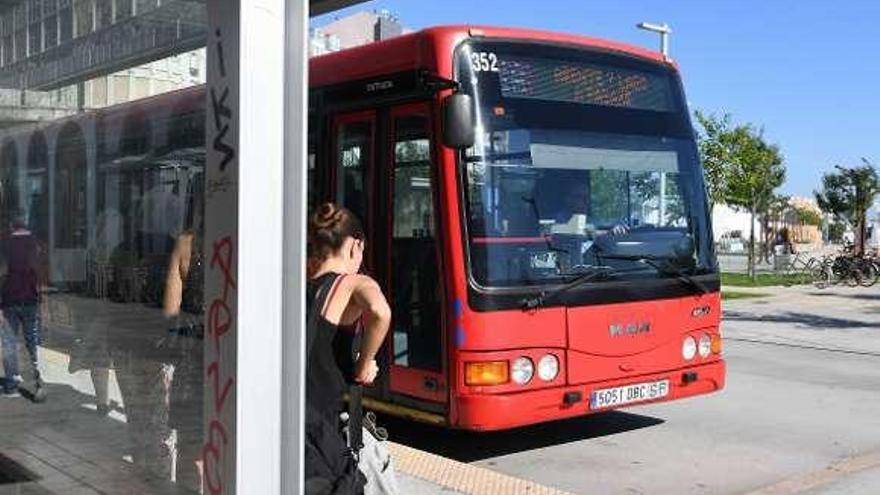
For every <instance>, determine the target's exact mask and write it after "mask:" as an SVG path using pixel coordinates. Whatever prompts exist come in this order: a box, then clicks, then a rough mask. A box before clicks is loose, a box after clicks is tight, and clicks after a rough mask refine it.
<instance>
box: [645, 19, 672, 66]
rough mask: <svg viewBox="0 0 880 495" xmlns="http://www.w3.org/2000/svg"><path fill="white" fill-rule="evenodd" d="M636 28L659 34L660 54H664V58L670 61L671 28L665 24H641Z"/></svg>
mask: <svg viewBox="0 0 880 495" xmlns="http://www.w3.org/2000/svg"><path fill="white" fill-rule="evenodd" d="M636 27H637V28H639V29H644V30H645V31H651V32H652V33H657V34H659V35H660V53H661V54H663V58H665V59H667V60H668V59H669V35H670V34H672V29H670V28H669V26H668V25H666V23H663V24H651V23H648V22H640V23H638V24H636Z"/></svg>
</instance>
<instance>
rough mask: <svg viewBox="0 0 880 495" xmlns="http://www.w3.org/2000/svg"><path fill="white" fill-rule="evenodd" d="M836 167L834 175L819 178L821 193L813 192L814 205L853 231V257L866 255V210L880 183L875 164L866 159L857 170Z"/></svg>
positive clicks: (832, 173)
mask: <svg viewBox="0 0 880 495" xmlns="http://www.w3.org/2000/svg"><path fill="white" fill-rule="evenodd" d="M836 168H837V170H838V171H837V172H829V173H826V174H825V175H824V176H823V177H822V190H821V191H816V192H815V195H816V202H818V203H819V208H821V209H822V211H824V212H826V213H829V214H831V215H834V217H835V218H837V219H839V220H842V221H845V222H846V223H848V224H849V225H850V227H852V228H854V229H855V231H856V254H857V255H862V254H864V252H865V237H866V233H867V224H868V220H867V217H868V209H870V208H871V205H873V204H874V199H876V198H877V195H878V194H880V180H878V176H877V170H876V169H875V168H874V165H872V164H871V162H869V161H868V160H867V159H865V158H862V165H861V166H859V167H853V168H844V167H841V166H840V165H838V166H837V167H836Z"/></svg>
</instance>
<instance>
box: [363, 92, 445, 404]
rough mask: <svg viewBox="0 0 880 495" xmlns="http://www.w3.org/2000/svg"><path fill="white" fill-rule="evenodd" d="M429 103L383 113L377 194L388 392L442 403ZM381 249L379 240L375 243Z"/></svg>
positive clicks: (439, 290) (441, 340)
mask: <svg viewBox="0 0 880 495" xmlns="http://www.w3.org/2000/svg"><path fill="white" fill-rule="evenodd" d="M429 108H430V107H429V105H428V103H415V104H408V105H401V106H397V107H393V108H391V109H390V111H388V112H383V117H384V118H383V126H382V128H383V132H382V135H383V137H384V140H385V145H384V146H383V148H384V154H385V156H384V157H383V160H382V162H383V164H387V165H386V166H383V167H380V169H381V174H382V176H381V177H380V179H379V182H380V183H382V184H386V185H387V187H386V188H385V189H386V190H385V191H383V194H382V197H384V198H386V200H387V201H388V202H389V204H388V207H387V208H383V210H385V211H386V212H387V213H386V214H385V215H383V216H384V217H385V218H384V219H383V220H379V219H377V224H378V223H379V222H382V223H384V228H383V229H382V230H384V232H383V233H382V234H380V235H382V236H384V237H385V240H386V242H388V246H389V247H390V249H387V250H385V256H384V259H382V260H378V259H377V261H378V262H380V263H383V264H386V267H388V268H387V270H386V276H385V277H384V279H385V280H384V282H385V283H384V285H385V287H384V289H385V290H386V294H388V297H389V302H390V304H391V309H392V323H391V330H390V332H389V337H390V338H389V343H388V348H389V350H388V352H389V353H390V355H389V356H388V359H389V361H390V363H389V364H390V373H389V382H388V388H389V391H390V392H391V393H392V394H395V395H405V396H408V397H411V398H416V399H422V400H427V401H431V402H438V403H444V402H446V401H447V397H448V390H447V379H446V373H445V371H446V370H445V369H444V365H443V363H444V357H445V352H444V343H445V339H444V337H443V335H444V332H443V328H445V327H444V317H443V312H442V310H441V308H443V305H442V304H443V286H444V284H443V280H442V278H441V276H440V275H441V273H442V272H441V268H440V263H441V257H440V256H439V243H438V239H437V237H438V236H437V224H438V221H437V218H436V216H435V212H436V211H437V210H436V209H435V207H434V204H435V196H436V193H435V190H436V177H437V173H436V169H435V167H433V166H432V159H433V157H432V140H431V136H432V132H431V129H432V125H431V118H430V112H429ZM380 244H383V245H384V243H380Z"/></svg>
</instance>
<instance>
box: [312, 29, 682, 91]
mask: <svg viewBox="0 0 880 495" xmlns="http://www.w3.org/2000/svg"><path fill="white" fill-rule="evenodd" d="M468 37H483V38H505V39H522V40H534V41H544V42H548V41H549V42H556V43H563V44H570V45H579V46H584V47H589V48H598V49H602V50H610V51H615V52H619V53H623V54H626V55H629V56H635V57H639V58H643V59H647V60H651V61H654V62H659V63H667V62H666V61H665V60H664V59H663V56H662V55H661V54H660V53H659V52H655V51H651V50H647V49H644V48H640V47H637V46H633V45H627V44H625V43H618V42H615V41H608V40H604V39H600V38H592V37H588V36H580V35H573V34H564V33H556V32H551V31H539V30H534V29H519V28H500V27H486V26H466V25H461V26H438V27H432V28H427V29H423V30H421V31H417V32H414V33H409V34H405V35H402V36H398V37H396V38H391V39H387V40H383V41H379V42H376V43H370V44H368V45H363V46H358V47H355V48H349V49H346V50H342V51H338V52H333V53H329V54H326V55H320V56H317V57H313V58H312V59H311V60H310V64H309V84H310V86H313V87H320V86H329V85H333V84H339V83H344V82H349V81H356V80H360V79H369V78H371V77H376V76H381V75H384V74H394V73H398V72H406V71H411V70H416V69H429V70H432V71H435V72H437V73H438V74H439V75H442V76H445V77H451V74H452V49H453V48H454V47H455V46H456V45H457V44H458V43H459V42H461V41H462V40H464V39H465V38H468Z"/></svg>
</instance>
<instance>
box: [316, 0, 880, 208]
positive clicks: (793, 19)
mask: <svg viewBox="0 0 880 495" xmlns="http://www.w3.org/2000/svg"><path fill="white" fill-rule="evenodd" d="M374 9H376V10H378V9H387V10H389V11H391V12H392V13H394V14H396V15H398V16H399V17H400V19H401V22H402V23H403V24H404V25H405V26H407V27H410V28H414V29H419V28H423V27H428V26H435V25H442V24H483V25H493V26H510V27H531V28H538V29H548V30H552V31H561V32H569V33H577V34H584V35H589V36H597V37H600V38H607V39H611V40H615V41H622V42H625V43H630V44H634V45H640V46H644V47H648V48H652V49H657V47H658V46H659V39H658V37H657V35H655V34H653V33H648V32H644V31H641V30H638V29H636V27H635V25H636V24H637V23H639V22H643V21H646V22H654V23H664V22H665V23H666V24H668V25H669V26H670V27H671V28H672V31H673V32H672V35H671V37H670V43H669V52H670V56H671V57H672V58H673V59H674V60H675V61H676V62H677V63H678V64H679V67H680V69H681V72H682V77H683V79H684V85H685V91H686V93H687V98H688V101H689V102H690V106H691V108H692V109H700V110H702V111H705V112H710V113H712V112H714V113H730V114H731V116H732V118H733V120H734V122H736V123H751V124H754V125H756V126H758V127H762V128H763V129H764V133H765V134H764V135H765V137H766V138H767V139H768V140H769V141H770V142H772V143H775V144H777V145H778V146H779V147H780V148H781V150H782V153H783V155H784V156H785V163H786V165H787V170H788V174H787V180H786V183H785V185H783V187H782V188H781V192H782V193H785V194H791V195H801V196H812V193H813V191H814V190H815V189H817V188H818V187H819V184H820V180H821V177H822V174H823V172H825V171H828V170H831V169H833V168H834V166H835V165H838V164H839V165H844V166H852V165H858V164H860V163H861V159H862V157H864V158H867V159H869V160H871V161H872V162H873V163H875V164H876V165H878V166H880V34H878V32H877V31H878V30H877V22H878V19H880V0H845V1H832V0H825V1H818V0H801V1H795V0H712V1H709V0H662V1H661V0H653V1H650V0H542V1H538V2H532V1H527V0H507V1H501V0H442V1H437V0H434V1H428V0H372V1H369V2H366V3H363V4H360V5H358V6H355V7H351V8H349V9H345V10H342V11H339V12H337V13H335V14H331V15H329V16H321V17H318V18H315V19H314V20H313V24H314V25H320V24H324V23H327V22H329V21H331V20H332V16H344V15H346V14H348V13H351V12H357V11H361V10H374Z"/></svg>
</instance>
